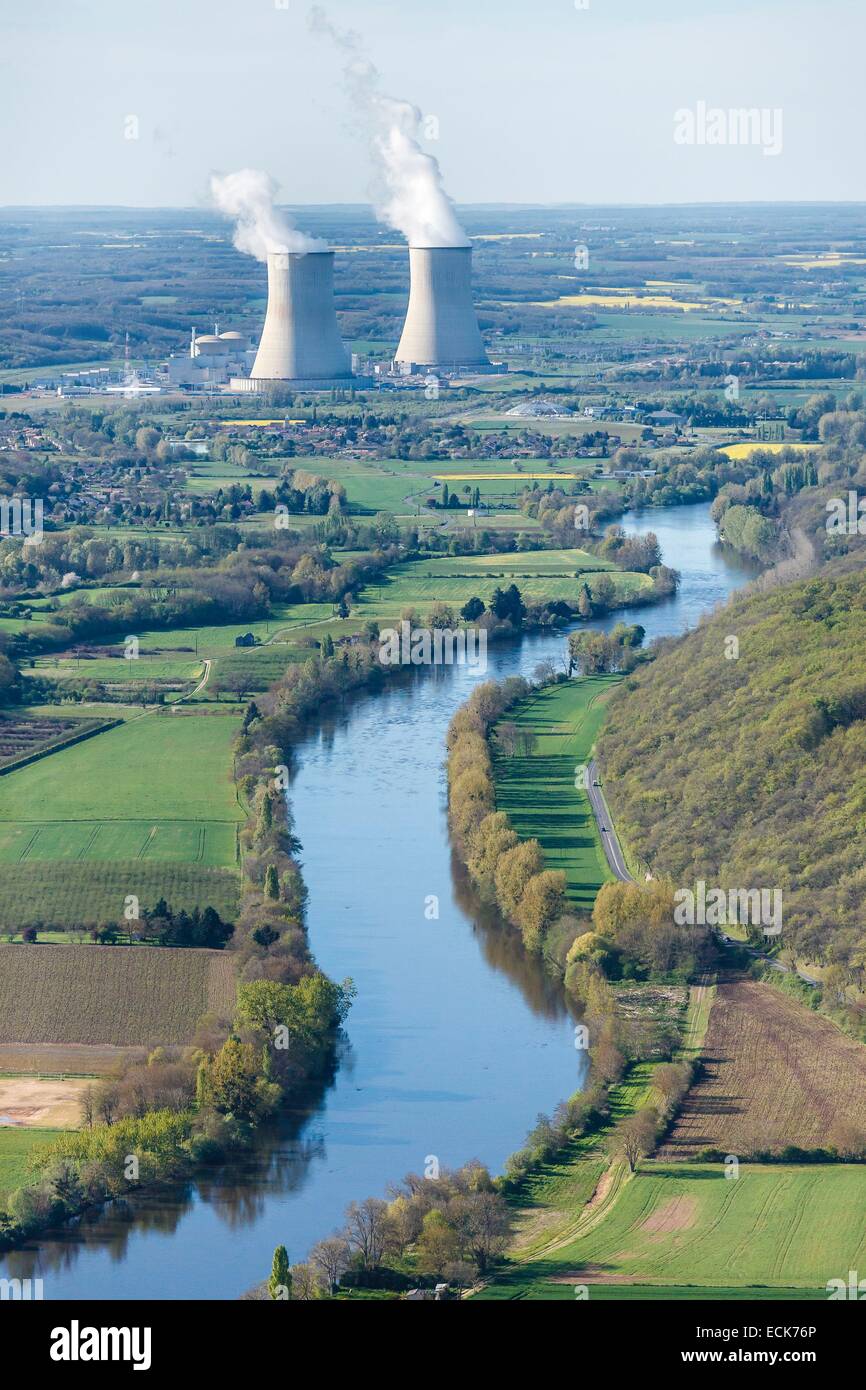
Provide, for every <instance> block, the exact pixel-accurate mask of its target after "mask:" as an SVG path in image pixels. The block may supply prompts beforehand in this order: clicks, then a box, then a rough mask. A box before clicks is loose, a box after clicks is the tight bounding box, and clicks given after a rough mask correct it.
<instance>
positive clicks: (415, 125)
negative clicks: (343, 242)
mask: <svg viewBox="0 0 866 1390" xmlns="http://www.w3.org/2000/svg"><path fill="white" fill-rule="evenodd" d="M310 28H311V30H312V31H313V33H314V34H321V35H324V36H325V37H327V38H328V39H330V40H331V42H332V43H333V44H334V45H335V46H336V47H337V48H338V49H339V50H340V52H341V53H342V54H343V56H344V58H345V65H344V68H343V76H344V79H345V82H346V88H347V91H348V93H349V97H350V99H351V101H352V104H353V106H354V107H355V109H356V111H357V112H358V114H359V116H360V118H361V119H362V121H363V123H364V125H365V127H366V129H367V132H368V138H369V141H370V149H371V153H372V156H373V162H374V169H375V174H376V187H375V188H374V190H373V193H372V200H373V207H374V210H375V213H376V216H377V218H378V219H379V221H380V222H384V223H385V224H386V225H387V226H388V227H393V228H394V230H395V231H398V232H402V233H403V235H404V236H405V238H406V240H407V241H408V242H409V245H410V246H468V245H469V238H468V237H467V235H466V233H465V231H464V230H463V228H462V227H461V225H460V221H459V219H458V217H457V213H456V211H455V209H454V204H453V203H452V201H451V199H450V198H449V196H448V194H447V193H446V191H445V187H444V184H443V182H442V171H441V170H440V168H439V162H438V160H436V159H434V157H433V155H431V154H427V153H426V151H425V150H422V148H421V143H420V133H421V122H422V119H423V117H422V115H421V112H420V111H419V110H418V108H417V106H413V105H412V103H411V102H409V101H400V100H398V99H397V98H395V97H391V96H388V95H387V94H386V93H384V92H383V91H382V90H381V77H380V74H379V71H378V69H377V68H376V67H375V66H374V65H373V63H371V62H370V60H369V59H368V58H366V57H365V56H364V52H363V46H362V42H361V39H360V36H359V35H358V34H356V33H354V32H352V31H351V30H349V31H341V30H339V29H337V28H336V27H335V26H334V25H333V24H332V23H331V20H330V19H329V18H328V16H327V14H326V13H325V11H324V9H323V8H322V7H321V5H313V7H312V9H311V10H310Z"/></svg>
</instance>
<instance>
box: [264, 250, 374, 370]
mask: <svg viewBox="0 0 866 1390" xmlns="http://www.w3.org/2000/svg"><path fill="white" fill-rule="evenodd" d="M351 376H352V371H351V365H350V363H349V359H348V357H347V355H346V349H345V348H344V347H343V343H342V340H341V338H340V330H339V328H338V327H337V311H336V308H335V305H334V253H333V251H308V252H306V253H304V254H300V253H297V252H282V251H276V252H271V253H270V254H269V256H268V312H267V315H266V317H265V326H264V329H263V331H262V339H261V342H260V343H259V350H258V353H257V355H256V360H255V363H254V364H253V370H252V373H251V376H250V379H249V385H248V387H247V389H248V390H257V389H258V390H261V389H263V387H265V386H266V385H267V383H268V382H269V381H289V382H298V383H303V384H304V385H313V384H323V385H327V384H328V383H330V382H334V381H347V380H350V379H351Z"/></svg>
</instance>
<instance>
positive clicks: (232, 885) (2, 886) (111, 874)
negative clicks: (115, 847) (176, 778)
mask: <svg viewBox="0 0 866 1390" xmlns="http://www.w3.org/2000/svg"><path fill="white" fill-rule="evenodd" d="M74 829H75V827H73V830H74ZM238 893H239V885H238V876H237V874H236V873H234V872H232V871H231V870H229V869H218V868H213V867H210V866H206V865H202V864H197V863H191V864H184V863H176V862H171V861H168V862H164V861H161V860H152V861H150V862H147V861H144V862H143V861H142V860H140V859H126V860H121V859H118V860H113V861H107V860H91V861H89V862H81V861H78V862H72V863H70V862H69V860H54V861H51V860H28V861H27V862H25V863H23V864H0V934H2V935H4V936H8V935H9V934H10V933H14V934H16V935H17V933H18V932H19V931H20V930H21V928H23V927H30V926H36V927H40V926H42V925H45V926H47V927H49V928H51V927H54V928H56V929H68V930H77V931H80V932H82V933H84V932H86V930H87V928H88V927H92V926H97V925H101V924H103V923H112V922H117V921H122V919H123V909H124V906H125V900H126V898H127V897H128V896H129V895H130V894H134V895H135V897H137V898H138V900H139V905H140V907H142V908H153V907H155V906H156V904H157V903H158V902H159V901H160V899H161V898H164V899H165V900H166V902H167V903H168V905H169V907H170V908H172V910H173V911H175V912H177V911H181V910H183V911H185V912H192V911H194V910H195V908H200V909H204V908H206V907H213V908H215V909H216V910H217V912H218V913H219V914H220V916H221V917H222V918H223V920H225V921H232V920H233V919H234V916H235V914H236V912H237V907H238ZM40 939H43V940H49V939H51V933H50V931H49V932H46V933H45V934H44V935H40ZM54 939H58V938H56V937H55V938H54ZM59 939H61V940H62V939H63V938H62V937H60V938H59ZM118 949H121V948H118Z"/></svg>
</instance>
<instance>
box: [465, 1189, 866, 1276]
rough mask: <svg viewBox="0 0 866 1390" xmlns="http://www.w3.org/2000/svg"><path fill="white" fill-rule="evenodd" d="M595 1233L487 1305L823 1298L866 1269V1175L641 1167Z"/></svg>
mask: <svg viewBox="0 0 866 1390" xmlns="http://www.w3.org/2000/svg"><path fill="white" fill-rule="evenodd" d="M588 1225H589V1227H590V1228H589V1229H587V1230H586V1233H585V1234H583V1235H581V1236H579V1237H578V1238H577V1239H575V1240H574V1241H571V1242H568V1241H566V1242H564V1243H563V1244H562V1245H561V1247H560V1248H558V1249H556V1251H555V1252H552V1253H550V1254H547V1255H546V1256H544V1257H543V1258H539V1259H536V1260H535V1261H533V1262H532V1263H529V1264H524V1265H522V1266H521V1267H519V1268H518V1269H515V1270H514V1271H513V1273H509V1274H508V1275H505V1276H503V1277H498V1278H497V1279H496V1280H495V1282H494V1283H493V1284H492V1285H491V1287H490V1288H489V1289H487V1290H485V1291H484V1293H483V1294H482V1295H481V1297H482V1298H485V1299H486V1298H495V1299H502V1298H508V1299H511V1298H526V1297H530V1298H531V1297H535V1298H545V1299H547V1298H556V1297H557V1296H558V1291H559V1290H560V1289H563V1288H566V1289H567V1296H569V1297H570V1298H571V1299H572V1300H573V1299H574V1286H575V1285H576V1284H586V1285H589V1286H590V1299H592V1297H593V1292H594V1287H595V1286H607V1288H608V1289H611V1288H612V1287H617V1288H618V1287H620V1286H629V1285H642V1284H646V1285H650V1286H655V1287H658V1286H664V1285H670V1286H672V1287H671V1290H670V1292H671V1293H673V1287H675V1286H683V1285H691V1286H695V1287H699V1288H702V1289H704V1290H705V1291H706V1296H711V1294H710V1291H711V1290H713V1291H716V1290H726V1291H727V1290H728V1289H732V1288H741V1289H748V1290H750V1291H751V1289H752V1288H753V1287H759V1288H761V1289H763V1290H765V1291H766V1293H765V1296H770V1295H769V1291H770V1290H772V1289H774V1288H775V1289H776V1290H777V1292H778V1293H779V1294H781V1293H782V1291H784V1290H804V1291H807V1292H808V1291H811V1292H813V1293H814V1292H817V1291H824V1297H826V1284H827V1281H828V1280H829V1279H836V1278H843V1279H847V1276H848V1270H849V1269H858V1268H863V1266H864V1263H866V1167H864V1166H863V1165H825V1166H808V1165H794V1164H791V1165H787V1164H786V1165H778V1166H777V1165H773V1166H769V1167H758V1166H753V1165H744V1166H742V1167H741V1169H740V1175H739V1177H738V1178H736V1179H728V1178H726V1176H725V1170H724V1167H723V1165H721V1164H719V1165H715V1166H713V1167H710V1166H709V1165H698V1164H689V1163H682V1164H665V1163H661V1162H644V1163H642V1164H641V1167H640V1170H639V1171H638V1173H637V1174H636V1175H635V1176H633V1177H631V1178H628V1179H626V1180H625V1181H624V1182H623V1183H622V1184H621V1187H620V1189H619V1192H618V1194H617V1196H616V1198H615V1200H613V1201H612V1202H610V1203H609V1205H608V1206H607V1207H606V1209H605V1211H604V1213H603V1215H602V1216H601V1219H600V1220H598V1221H597V1222H596V1224H595V1225H594V1226H593V1225H592V1224H591V1223H588ZM563 1296H565V1295H563ZM609 1296H611V1297H613V1296H615V1295H613V1294H610V1295H609ZM725 1296H727V1294H726V1295H725ZM794 1296H795V1297H798V1296H799V1294H798V1293H797V1294H794Z"/></svg>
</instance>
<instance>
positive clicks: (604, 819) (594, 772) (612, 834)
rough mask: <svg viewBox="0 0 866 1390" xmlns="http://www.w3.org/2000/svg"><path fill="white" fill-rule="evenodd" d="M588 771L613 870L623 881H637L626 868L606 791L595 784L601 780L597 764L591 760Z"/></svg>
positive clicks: (599, 823) (592, 796) (595, 811)
mask: <svg viewBox="0 0 866 1390" xmlns="http://www.w3.org/2000/svg"><path fill="white" fill-rule="evenodd" d="M587 772H588V773H589V785H588V787H587V793H588V795H589V801H590V805H591V806H592V809H593V813H594V815H595V818H596V820H597V821H598V829H599V833H600V835H601V843H602V844H603V845H604V852H605V854H606V855H607V862H608V864H609V865H610V867H611V872H612V873H613V874H614V875H615V877H616V878H618V879H620V880H621V881H622V882H623V883H635V882H636V880H635V879H634V878H632V876H631V874H630V873H629V871H628V869H627V868H626V862H625V855H624V854H623V852H622V845H621V844H620V842H619V840H618V838H617V834H616V831H615V830H614V828H613V821H612V820H611V818H610V811H609V810H608V808H607V802H606V801H605V799H604V792H603V791H602V790H601V787H597V786H596V785H595V783H596V782H597V781H598V780H599V776H598V766H597V764H596V763H595V762H591V763H590V764H589V767H588V768H587Z"/></svg>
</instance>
